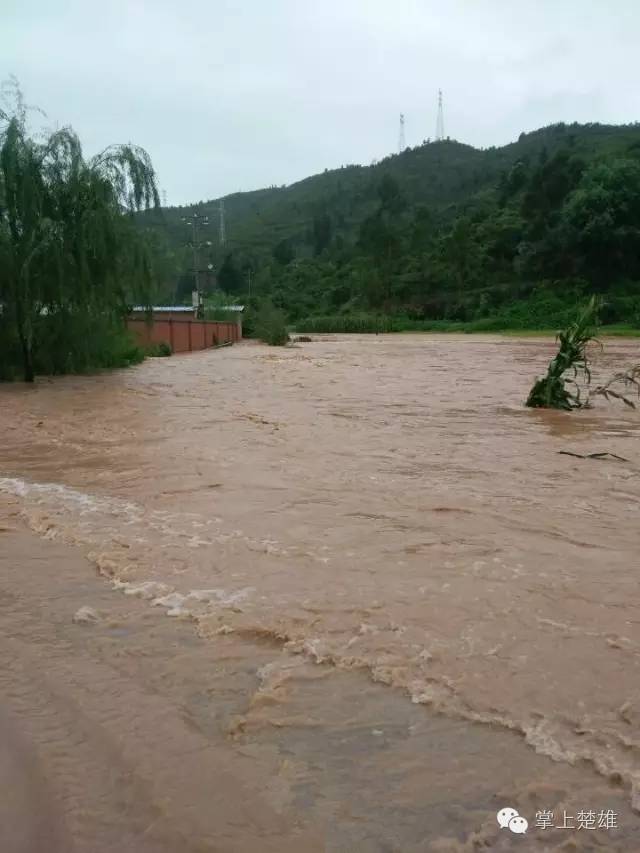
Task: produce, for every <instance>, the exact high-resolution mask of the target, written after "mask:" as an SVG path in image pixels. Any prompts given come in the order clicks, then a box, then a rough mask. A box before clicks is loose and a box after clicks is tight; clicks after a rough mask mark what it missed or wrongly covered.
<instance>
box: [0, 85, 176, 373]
mask: <svg viewBox="0 0 640 853" xmlns="http://www.w3.org/2000/svg"><path fill="white" fill-rule="evenodd" d="M16 93H17V97H16V108H15V109H14V110H13V111H12V113H8V112H3V113H0V122H1V125H0V311H1V314H0V360H4V361H5V363H6V365H5V366H7V365H8V367H9V368H10V367H11V366H12V365H11V362H12V360H13V362H16V361H17V360H19V361H20V362H21V365H22V371H23V373H24V378H25V380H27V381H29V382H31V381H33V379H34V376H35V374H36V372H40V371H42V372H63V371H65V370H68V369H70V370H74V369H84V368H87V367H91V366H102V365H106V366H108V365H109V352H108V351H109V346H110V344H109V341H110V340H111V338H110V335H111V334H112V332H119V333H120V340H121V341H122V340H123V338H122V329H123V327H124V317H125V316H126V307H127V304H128V303H129V302H130V301H132V300H134V299H135V300H141V301H143V302H148V296H149V292H150V287H151V266H150V258H149V254H148V252H147V251H146V245H145V240H144V236H143V235H142V234H141V232H140V231H139V229H138V228H137V227H136V225H135V223H134V221H133V215H134V213H135V212H136V211H138V210H141V209H143V208H149V207H151V206H159V199H158V192H157V188H156V181H155V174H154V170H153V166H152V164H151V161H150V159H149V156H148V154H147V153H146V152H145V151H144V150H143V149H142V148H139V147H136V146H132V145H116V146H111V147H109V148H107V149H105V150H104V151H102V152H101V153H100V154H98V155H96V156H95V157H92V158H91V159H85V158H84V156H83V153H82V148H81V145H80V140H79V139H78V137H77V135H76V134H75V133H74V132H73V130H72V129H71V128H64V129H62V130H58V131H56V132H54V133H52V134H50V135H49V136H48V137H46V138H45V139H43V140H41V139H39V138H37V137H35V136H33V135H32V134H30V133H29V131H28V129H27V122H26V109H25V107H24V104H23V103H22V100H21V97H20V95H19V93H18V92H17V90H16ZM0 368H2V364H0ZM5 372H7V371H5ZM1 373H2V370H1V369H0V375H1Z"/></svg>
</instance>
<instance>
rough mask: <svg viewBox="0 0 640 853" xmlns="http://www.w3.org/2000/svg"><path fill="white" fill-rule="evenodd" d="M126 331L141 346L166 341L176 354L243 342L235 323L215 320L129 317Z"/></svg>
mask: <svg viewBox="0 0 640 853" xmlns="http://www.w3.org/2000/svg"><path fill="white" fill-rule="evenodd" d="M127 328H128V329H129V331H130V332H132V333H133V335H134V337H135V338H136V340H137V342H138V343H139V344H140V345H141V346H146V345H148V344H159V343H161V342H162V341H166V342H167V343H168V344H169V345H170V346H171V349H172V350H173V352H191V351H193V350H201V349H206V348H208V347H212V346H215V345H216V344H223V343H226V342H227V341H233V342H234V343H235V342H236V341H238V340H240V330H239V328H238V326H237V325H236V324H235V323H219V322H217V321H213V320H185V319H183V318H181V319H179V320H173V319H167V320H165V319H162V320H154V321H153V322H152V323H147V321H146V320H141V319H138V318H133V317H130V318H129V319H128V320H127Z"/></svg>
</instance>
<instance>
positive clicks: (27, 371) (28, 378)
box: [20, 330, 35, 382]
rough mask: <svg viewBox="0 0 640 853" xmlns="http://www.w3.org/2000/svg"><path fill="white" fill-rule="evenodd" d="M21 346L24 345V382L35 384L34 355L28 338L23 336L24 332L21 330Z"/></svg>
mask: <svg viewBox="0 0 640 853" xmlns="http://www.w3.org/2000/svg"><path fill="white" fill-rule="evenodd" d="M20 344H21V345H22V364H23V367H24V381H25V382H33V381H34V379H35V373H34V372H33V354H32V352H31V346H30V344H29V341H27V339H26V337H25V336H24V335H23V333H22V330H20Z"/></svg>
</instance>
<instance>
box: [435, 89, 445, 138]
mask: <svg viewBox="0 0 640 853" xmlns="http://www.w3.org/2000/svg"><path fill="white" fill-rule="evenodd" d="M443 139H444V115H443V112H442V89H438V118H437V120H436V142H442V140H443Z"/></svg>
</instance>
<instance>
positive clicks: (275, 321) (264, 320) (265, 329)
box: [253, 300, 289, 347]
mask: <svg viewBox="0 0 640 853" xmlns="http://www.w3.org/2000/svg"><path fill="white" fill-rule="evenodd" d="M253 333H254V336H255V337H256V338H258V339H259V340H261V341H263V342H264V343H265V344H269V346H272V347H274V346H284V345H285V344H287V343H288V342H289V332H288V331H287V324H286V318H285V315H284V312H283V311H281V310H280V309H278V308H276V307H275V306H274V305H273V303H272V302H270V301H269V300H264V301H263V302H262V303H261V304H260V306H259V307H258V309H257V311H256V314H255V319H254V320H253Z"/></svg>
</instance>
